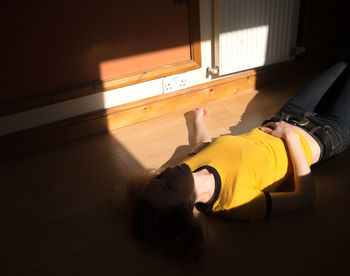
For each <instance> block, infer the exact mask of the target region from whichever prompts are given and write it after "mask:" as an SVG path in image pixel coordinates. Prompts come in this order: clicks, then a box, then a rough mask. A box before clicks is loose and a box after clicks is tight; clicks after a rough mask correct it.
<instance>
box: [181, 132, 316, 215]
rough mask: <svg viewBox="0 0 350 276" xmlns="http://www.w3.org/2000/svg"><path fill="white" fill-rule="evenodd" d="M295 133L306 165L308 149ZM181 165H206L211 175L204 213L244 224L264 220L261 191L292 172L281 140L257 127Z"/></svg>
mask: <svg viewBox="0 0 350 276" xmlns="http://www.w3.org/2000/svg"><path fill="white" fill-rule="evenodd" d="M298 134H299V137H300V141H301V144H302V147H303V150H304V152H305V155H306V158H307V160H308V163H309V165H310V164H311V160H312V153H311V149H310V146H309V144H308V143H307V141H306V140H305V138H304V137H303V136H302V135H301V134H300V133H298ZM184 163H186V164H187V165H188V166H190V168H191V170H192V171H195V170H198V169H200V168H201V167H203V166H207V167H206V168H207V169H209V170H210V171H211V172H212V173H214V176H215V180H216V190H215V195H214V200H213V201H212V202H211V203H209V204H207V205H205V204H204V205H202V207H203V206H205V207H206V208H207V212H208V213H211V212H213V213H214V214H218V215H221V216H224V217H228V218H233V219H238V220H244V221H253V220H258V219H263V218H264V217H265V215H266V212H267V207H266V206H267V203H266V200H267V199H266V195H265V193H264V192H272V191H275V190H276V188H278V187H279V186H280V185H281V184H282V183H283V180H284V179H285V178H286V176H287V175H288V173H290V172H292V169H293V168H292V164H291V162H290V158H289V155H288V150H287V149H286V145H285V144H284V141H283V140H282V139H280V138H276V137H274V136H272V135H270V134H267V133H265V132H263V131H261V130H259V129H258V128H255V129H253V130H251V131H250V132H248V133H245V134H243V135H238V136H221V137H219V138H217V139H216V140H215V141H213V142H212V143H211V144H210V145H208V146H207V147H206V148H204V149H203V150H202V151H200V152H199V153H197V154H196V155H194V156H191V157H189V158H187V159H186V160H184ZM208 208H209V210H208Z"/></svg>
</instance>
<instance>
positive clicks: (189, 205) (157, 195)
mask: <svg viewBox="0 0 350 276" xmlns="http://www.w3.org/2000/svg"><path fill="white" fill-rule="evenodd" d="M142 197H143V198H144V199H146V200H148V201H149V202H150V203H151V204H152V205H154V207H156V208H158V209H160V210H165V209H166V208H168V207H180V208H184V210H190V211H192V210H193V207H194V199H195V193H194V180H193V175H192V171H191V169H190V167H189V166H188V165H186V164H181V165H179V166H176V167H173V168H167V169H166V170H164V171H163V172H161V173H160V174H159V175H157V176H156V177H155V178H154V179H152V180H151V181H150V182H149V183H148V184H147V186H146V188H145V190H144V191H143V193H142Z"/></svg>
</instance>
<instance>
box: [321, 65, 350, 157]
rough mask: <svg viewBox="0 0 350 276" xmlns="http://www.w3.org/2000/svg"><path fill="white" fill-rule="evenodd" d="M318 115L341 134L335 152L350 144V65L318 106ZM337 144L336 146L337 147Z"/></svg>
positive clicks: (337, 152)
mask: <svg viewBox="0 0 350 276" xmlns="http://www.w3.org/2000/svg"><path fill="white" fill-rule="evenodd" d="M316 112H317V115H316V117H318V118H320V119H322V120H323V121H325V122H326V123H327V125H329V126H330V127H332V128H333V129H334V130H335V131H336V132H337V134H338V136H340V139H339V141H338V142H339V146H336V144H337V143H334V145H333V146H334V148H335V149H334V151H335V154H339V153H340V152H342V151H343V150H344V149H346V148H347V146H348V145H349V144H350V68H349V67H348V68H347V69H346V70H345V71H344V72H343V73H342V75H341V77H340V78H339V81H338V80H337V83H336V84H335V85H333V86H332V87H331V89H330V90H329V92H327V94H326V95H325V97H323V98H322V99H321V101H320V103H319V104H318V105H317V106H316ZM335 146H336V147H335Z"/></svg>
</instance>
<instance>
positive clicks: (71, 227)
mask: <svg viewBox="0 0 350 276" xmlns="http://www.w3.org/2000/svg"><path fill="white" fill-rule="evenodd" d="M302 85H303V81H300V82H299V83H284V84H280V85H277V86H274V87H270V88H266V89H264V90H261V91H250V92H245V93H242V94H238V95H236V96H234V97H232V98H230V99H226V100H221V101H217V102H212V103H210V104H207V105H205V106H204V107H205V108H206V109H207V110H208V117H207V118H206V123H207V126H208V128H209V130H210V133H211V134H212V136H213V137H217V136H219V135H222V134H229V133H232V134H239V133H243V132H244V131H247V130H249V129H251V128H253V127H256V126H258V125H259V124H260V123H261V122H262V121H263V120H264V119H265V118H266V117H267V116H269V115H271V114H272V113H274V112H275V111H277V110H278V109H279V108H280V107H281V106H282V105H283V104H284V103H285V102H286V101H287V100H288V99H289V98H290V97H292V96H293V95H294V94H295V93H296V92H297V91H298V90H299V89H300V87H301V86H302ZM187 111H188V110H184V111H182V112H177V113H174V114H170V115H167V116H164V117H161V118H157V119H154V120H151V121H147V122H143V123H139V124H137V125H133V126H129V127H126V128H123V129H119V130H116V131H113V132H112V133H108V134H104V135H99V136H95V137H92V138H90V139H87V140H84V141H80V142H77V143H72V144H69V145H65V146H62V147H59V148H55V149H51V150H47V151H43V152H40V153H36V154H33V155H29V156H26V157H22V158H17V159H13V160H11V161H7V162H6V163H1V164H0V175H1V193H0V206H1V207H0V210H1V220H0V221H1V227H0V233H1V234H0V238H1V240H0V242H1V249H0V264H1V265H0V275H102V276H103V275H189V274H194V275H345V274H348V275H349V273H350V267H349V265H348V264H347V263H348V260H349V256H350V253H349V245H350V237H349V235H350V222H349V220H350V214H349V211H350V200H349V195H350V183H349V176H350V171H349V163H350V151H349V150H348V151H347V152H345V153H343V154H342V155H340V156H338V157H337V158H335V159H333V160H330V161H328V162H326V163H324V164H322V165H320V166H318V167H314V168H313V173H314V177H315V184H316V190H317V202H316V204H315V206H314V207H313V208H311V209H308V210H305V211H302V212H298V213H294V214H290V215H285V216H279V217H272V218H270V219H269V220H266V221H263V222H258V223H240V222H232V221H223V220H220V219H215V218H202V219H203V220H204V224H205V225H206V227H207V229H208V237H206V240H205V248H206V251H205V252H204V254H203V256H202V258H201V260H200V261H199V263H198V264H196V265H193V266H187V265H184V264H180V263H178V262H176V261H174V260H171V259H168V258H165V257H161V256H159V255H157V254H151V253H149V252H148V251H145V250H144V249H141V248H139V247H138V245H137V244H136V243H135V242H134V240H133V239H132V237H131V235H130V231H129V224H128V223H127V222H128V221H127V220H126V219H125V216H124V215H123V213H122V212H121V210H119V208H118V207H116V206H115V205H114V204H113V201H112V199H111V194H112V193H113V191H114V189H115V186H116V185H117V186H118V185H120V184H121V183H122V181H123V179H124V176H127V175H129V174H130V173H131V172H132V171H133V170H141V169H144V168H157V167H160V166H162V165H164V164H175V163H176V162H179V161H180V160H181V158H182V157H183V156H184V155H185V154H186V153H187V152H188V151H189V148H190V144H192V140H193V136H192V133H193V131H192V128H191V125H190V124H189V120H187V119H186V118H187V116H186V112H187Z"/></svg>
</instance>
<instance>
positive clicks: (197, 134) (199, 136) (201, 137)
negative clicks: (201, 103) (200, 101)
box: [191, 107, 211, 153]
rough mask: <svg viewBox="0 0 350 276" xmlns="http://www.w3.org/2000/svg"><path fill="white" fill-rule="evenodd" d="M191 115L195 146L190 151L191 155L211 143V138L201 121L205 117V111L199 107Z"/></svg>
mask: <svg viewBox="0 0 350 276" xmlns="http://www.w3.org/2000/svg"><path fill="white" fill-rule="evenodd" d="M193 115H194V141H195V146H194V147H193V149H192V150H191V153H197V152H199V151H201V150H202V149H203V148H204V147H206V146H207V145H208V144H210V143H211V137H210V134H209V131H208V130H207V128H206V126H205V124H204V121H203V119H204V117H205V116H206V115H207V111H206V110H205V109H203V108H202V107H199V108H197V109H195V110H194V111H193Z"/></svg>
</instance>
